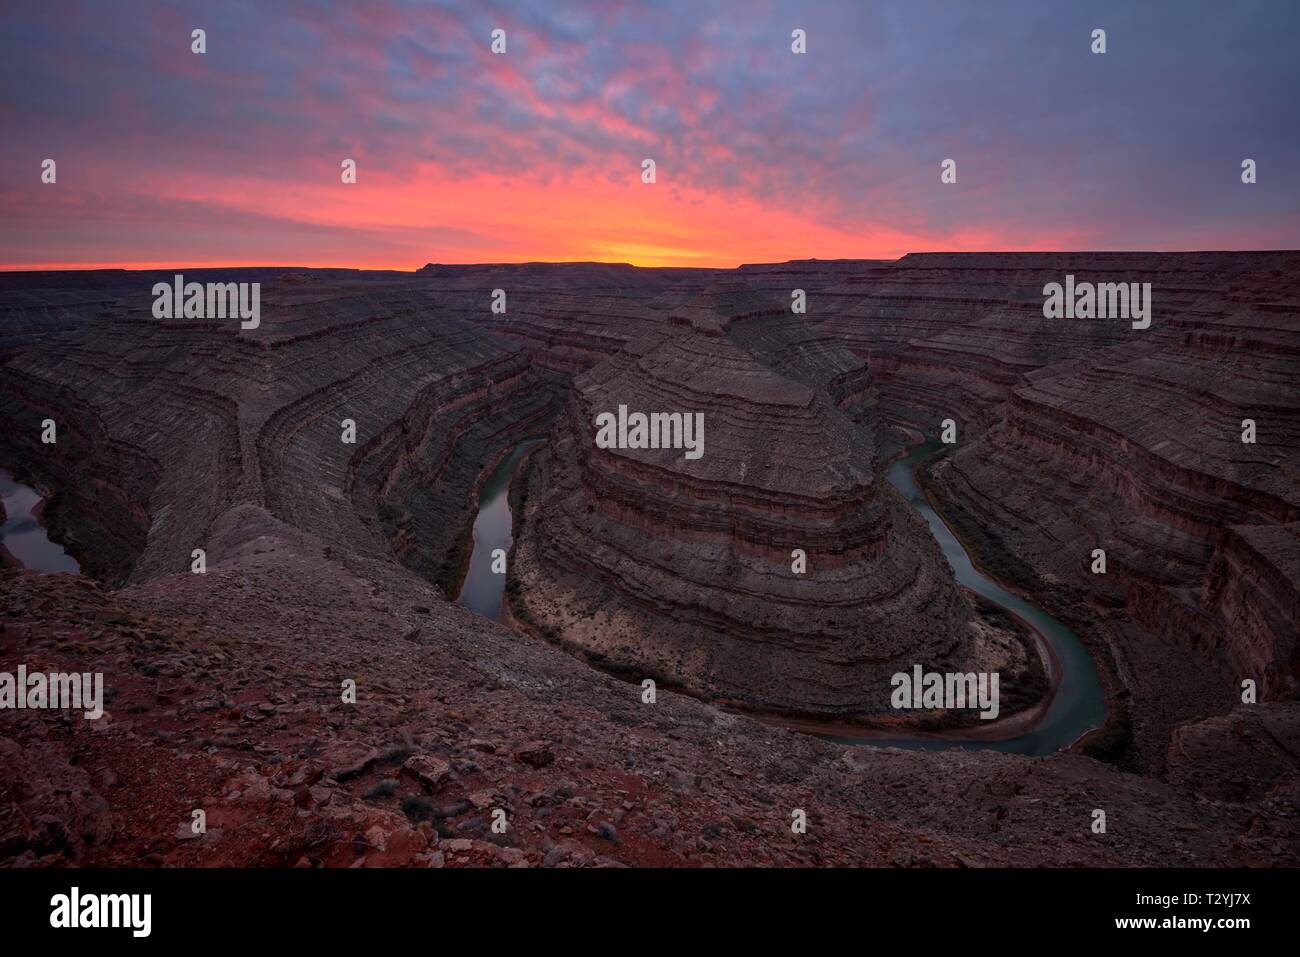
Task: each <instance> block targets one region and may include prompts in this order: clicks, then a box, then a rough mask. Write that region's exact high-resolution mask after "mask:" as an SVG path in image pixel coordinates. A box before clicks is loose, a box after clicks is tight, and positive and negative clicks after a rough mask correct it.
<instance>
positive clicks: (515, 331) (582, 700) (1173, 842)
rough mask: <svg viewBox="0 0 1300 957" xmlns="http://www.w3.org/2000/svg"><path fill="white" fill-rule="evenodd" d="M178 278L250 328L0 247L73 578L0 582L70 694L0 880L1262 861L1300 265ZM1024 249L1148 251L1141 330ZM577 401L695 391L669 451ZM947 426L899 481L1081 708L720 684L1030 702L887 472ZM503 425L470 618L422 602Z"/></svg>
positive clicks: (1269, 849) (456, 554)
mask: <svg viewBox="0 0 1300 957" xmlns="http://www.w3.org/2000/svg"><path fill="white" fill-rule="evenodd" d="M185 272H186V276H187V279H189V278H193V279H194V280H196V281H205V280H206V279H212V280H220V281H258V282H261V283H262V297H261V302H262V322H261V325H260V327H259V328H257V329H255V330H247V331H241V330H240V329H239V328H238V325H237V324H233V323H222V322H219V321H215V322H211V321H194V320H189V321H186V320H173V321H159V320H155V319H153V317H152V316H151V314H150V299H149V295H148V294H149V290H150V288H151V287H152V284H153V283H154V282H155V281H159V280H163V279H166V278H167V275H166V274H162V273H159V274H157V275H155V274H153V273H125V272H118V271H112V270H105V271H95V272H84V273H72V274H48V273H47V274H35V273H33V274H17V273H14V274H7V275H4V276H0V362H2V363H3V369H2V371H0V422H3V427H2V428H0V456H2V458H0V464H3V465H4V466H6V467H8V468H11V469H12V471H14V473H15V474H16V475H17V476H18V478H19V479H20V480H22V481H25V482H28V483H29V484H31V485H33V486H35V487H37V488H39V489H41V490H42V491H43V492H46V493H47V494H48V500H47V502H46V505H45V508H44V514H43V520H44V522H45V523H46V525H47V527H48V528H49V530H50V534H51V536H52V537H53V538H54V539H55V540H56V541H59V542H61V543H62V544H63V545H64V546H65V547H66V548H67V549H68V550H69V551H70V552H71V553H72V554H73V555H74V556H75V557H76V558H77V559H78V560H79V562H80V563H81V566H82V568H83V570H84V571H85V572H86V575H85V576H83V577H72V576H64V575H40V574H36V573H34V572H30V571H24V570H18V569H6V570H4V571H3V572H0V575H2V576H3V577H0V601H2V602H3V604H4V611H5V614H4V630H3V633H0V670H9V671H12V670H14V668H16V666H17V665H18V664H19V663H23V664H26V665H28V667H29V668H41V669H44V670H76V671H103V672H104V673H105V682H106V685H107V687H108V689H109V691H108V696H109V697H108V703H107V711H108V714H107V715H106V716H105V717H104V718H103V719H101V720H100V721H98V722H88V721H82V720H79V719H76V720H72V719H68V718H66V717H64V716H62V715H59V714H50V713H42V712H35V713H34V712H30V711H24V712H7V713H5V714H4V715H3V717H2V719H0V760H2V761H3V763H4V765H5V767H6V768H7V769H9V772H8V773H7V774H6V775H5V779H4V782H3V784H0V788H3V798H2V799H0V864H8V865H30V864H59V863H77V864H105V865H120V864H141V863H144V864H149V863H153V864H176V865H210V864H228V865H251V864H277V865H293V864H299V865H303V866H308V865H333V866H350V865H356V864H365V865H384V864H401V865H418V866H429V865H433V866H466V865H494V866H526V865H532V866H539V865H556V866H567V865H583V864H600V863H624V864H652V865H653V864H670V865H676V864H730V865H735V864H847V865H862V864H865V865H891V864H892V865H927V864H935V865H944V866H947V865H953V866H969V865H981V864H1062V865H1075V864H1078V865H1091V864H1098V865H1100V864H1119V865H1139V864H1248V865H1285V864H1290V865H1294V864H1296V863H1300V850H1298V848H1300V841H1297V840H1296V838H1297V835H1298V834H1300V817H1298V816H1300V808H1298V807H1297V801H1298V799H1300V774H1298V773H1297V755H1298V754H1300V740H1298V736H1300V730H1298V729H1300V705H1297V704H1296V694H1297V680H1298V677H1300V667H1298V664H1300V660H1298V657H1297V655H1298V654H1300V653H1298V652H1297V642H1296V638H1297V626H1296V622H1297V620H1300V254H1296V253H1180V254H1174V253H1169V254H1149V253H1060V254H917V255H910V256H907V257H904V258H903V259H901V260H899V261H898V262H876V261H832V262H819V261H800V262H791V263H784V264H764V265H755V266H745V267H741V268H740V269H737V270H730V271H721V270H688V269H637V268H633V267H631V266H623V265H615V264H591V263H585V264H584V263H576V264H562V265H548V264H525V265H515V266H510V265H482V266H429V267H426V268H425V269H423V270H420V271H418V272H416V273H414V274H410V273H407V274H402V273H378V272H376V273H367V272H353V271H347V270H315V269H301V270H292V271H288V272H286V271H284V270H256V269H247V270H222V271H220V273H219V274H218V273H216V272H209V271H204V270H185ZM1067 272H1068V273H1072V274H1073V275H1075V276H1076V278H1077V279H1078V280H1079V281H1085V280H1094V281H1112V280H1127V279H1135V280H1140V281H1150V282H1151V283H1152V285H1153V299H1154V317H1155V318H1154V321H1153V323H1152V327H1151V328H1150V329H1149V330H1145V331H1135V330H1132V329H1131V328H1129V326H1128V324H1127V323H1124V322H1115V321H1084V320H1079V321H1062V320H1047V319H1044V318H1043V315H1042V297H1041V290H1042V287H1043V285H1044V284H1045V283H1047V282H1052V281H1060V280H1061V279H1062V277H1063V276H1064V275H1065V274H1066V273H1067ZM495 288H503V289H506V290H507V292H508V296H509V305H508V310H507V313H506V314H505V315H494V314H492V313H491V311H490V309H489V304H490V294H491V290H492V289H495ZM794 288H801V289H804V290H806V292H807V296H808V311H807V313H806V314H805V315H793V314H792V313H791V312H790V307H789V304H790V290H791V289H794ZM620 403H622V404H627V405H628V406H629V407H631V408H641V409H642V410H643V411H669V412H671V411H681V412H686V411H699V412H703V413H704V415H705V422H706V436H705V437H706V454H705V455H704V456H703V457H702V458H701V459H699V460H688V459H686V458H685V457H684V456H683V455H682V454H681V453H680V452H677V451H674V450H649V449H641V450H629V449H598V448H596V447H595V445H594V443H593V442H592V436H593V434H594V428H593V425H592V423H593V420H594V417H595V415H596V414H597V413H599V412H601V411H612V410H613V409H615V408H617V406H618V404H620ZM46 418H53V419H55V420H56V422H58V424H59V440H58V443H57V444H56V445H54V446H46V445H42V444H41V443H40V438H39V436H40V422H41V421H42V420H43V419H46ZM345 418H351V419H353V420H354V421H355V422H356V424H357V434H358V440H357V443H356V444H355V445H345V444H343V443H341V442H340V441H339V434H340V427H339V423H340V421H341V420H343V419H345ZM945 418H952V419H954V420H955V421H956V422H957V426H958V433H959V441H958V443H957V444H956V446H955V447H954V448H953V449H952V450H950V451H949V452H947V453H945V454H942V455H940V456H938V457H936V458H935V459H934V460H933V462H932V464H931V465H930V466H929V467H928V468H927V469H925V470H923V474H922V479H923V481H924V484H925V485H926V487H927V489H928V491H929V492H930V493H931V494H932V496H933V497H934V499H935V501H936V502H937V504H938V505H939V507H940V508H941V510H942V511H943V513H944V515H945V517H946V518H947V519H948V520H949V521H950V522H952V523H953V525H954V526H955V527H956V529H957V531H958V532H959V534H960V535H961V536H962V538H963V540H964V541H965V542H966V544H967V545H968V547H969V548H970V549H971V550H972V552H973V553H974V554H975V556H976V558H977V559H978V560H979V562H980V564H981V565H982V566H983V567H984V568H986V569H987V570H989V571H990V572H991V573H993V574H994V575H996V576H997V577H998V578H999V579H1000V580H1002V581H1004V582H1006V583H1007V584H1008V585H1010V586H1012V587H1013V588H1015V589H1017V590H1019V591H1021V592H1022V593H1024V594H1026V595H1028V596H1030V597H1031V598H1032V599H1033V600H1034V601H1035V602H1036V603H1038V604H1040V605H1041V606H1043V607H1044V608H1046V609H1048V610H1049V611H1051V612H1052V613H1053V614H1055V615H1057V616H1058V617H1060V618H1062V619H1063V620H1065V621H1067V622H1068V623H1069V624H1070V625H1071V627H1072V628H1074V629H1075V630H1076V631H1077V633H1078V634H1079V635H1080V637H1081V638H1082V639H1083V640H1084V642H1085V643H1086V644H1087V646H1088V648H1089V650H1090V651H1091V653H1092V655H1093V657H1094V658H1095V659H1096V661H1097V663H1098V666H1099V668H1100V669H1101V671H1102V673H1103V677H1104V679H1105V682H1106V685H1107V692H1108V702H1107V715H1108V719H1107V724H1106V727H1105V728H1104V729H1102V730H1101V731H1099V732H1098V733H1096V734H1093V735H1090V736H1089V737H1088V738H1086V739H1084V740H1083V741H1082V742H1080V743H1079V744H1077V745H1076V746H1075V747H1074V748H1072V749H1071V750H1070V751H1069V752H1067V753H1062V754H1058V755H1055V756H1052V757H1050V758H1046V759H1030V758H1022V757H1018V756H1015V755H1009V754H1003V753H998V752H993V751H967V750H947V751H935V752H923V751H898V750H885V749H879V748H870V747H851V746H842V745H837V744H833V743H830V742H828V741H825V740H822V739H820V738H816V737H812V736H809V735H805V734H800V733H798V732H796V731H792V730H787V729H786V728H784V727H780V726H777V725H774V724H772V723H769V722H768V721H760V720H757V719H756V718H755V717H754V716H752V715H750V714H746V713H745V712H746V711H752V712H771V713H780V714H787V715H802V716H809V715H811V716H822V717H825V716H833V717H838V718H845V717H864V718H866V719H868V720H870V719H871V718H872V717H873V716H878V715H875V714H874V713H877V712H879V711H880V710H881V709H882V707H883V702H882V700H881V696H880V695H878V694H876V693H873V692H869V691H868V690H866V689H870V688H871V687H872V686H873V684H875V683H878V682H880V681H881V680H882V676H883V675H887V673H888V672H889V671H891V670H895V667H896V666H897V665H902V666H906V665H909V664H911V663H912V662H913V661H915V660H920V661H924V662H925V663H926V664H927V666H936V667H940V666H953V667H954V668H956V667H963V668H964V667H973V666H974V663H982V664H984V665H988V666H991V667H996V668H999V669H1001V670H1002V671H1003V673H1004V674H1008V675H1012V676H1015V677H1016V679H1017V680H1018V681H1019V682H1020V684H1021V685H1022V686H1023V687H1024V688H1037V689H1038V690H1039V691H1041V688H1042V686H1043V678H1042V674H1041V665H1039V664H1038V662H1037V657H1036V655H1035V654H1034V653H1033V651H1032V647H1031V646H1030V645H1029V644H1028V643H1027V640H1026V635H1025V634H1024V633H1023V629H1018V628H1016V627H1015V626H1014V624H1013V623H1010V622H1008V620H1007V619H1005V617H1003V618H999V617H997V616H993V615H990V614H989V612H988V609H987V608H984V607H981V606H980V605H979V604H978V603H977V602H975V601H974V600H973V599H972V598H971V597H970V596H969V595H968V593H966V592H964V591H963V590H962V589H960V588H958V587H957V585H956V584H955V582H954V580H953V579H952V576H951V574H950V573H949V572H948V570H947V568H946V566H945V564H944V561H943V558H942V555H941V554H940V553H939V550H938V547H937V545H936V544H935V543H934V542H933V540H932V539H931V538H930V537H929V536H928V534H927V531H926V529H925V527H924V525H923V523H922V522H921V520H920V519H919V518H918V517H917V516H916V515H915V513H914V512H912V511H911V510H910V509H909V508H908V507H907V506H906V505H905V504H904V503H903V502H902V501H901V499H900V498H899V497H898V495H897V494H896V493H895V492H894V490H893V489H892V487H891V486H889V484H888V483H887V482H886V481H885V480H884V472H885V469H886V468H887V466H888V464H889V463H890V461H892V459H893V458H894V456H895V455H896V454H897V453H898V452H899V450H900V449H901V448H902V447H903V445H904V444H906V442H907V441H908V439H907V437H906V433H905V432H904V431H903V430H904V429H906V428H913V429H918V430H921V431H925V432H934V431H936V430H937V426H938V423H939V421H941V420H942V419H945ZM1243 418H1253V419H1254V420H1256V422H1257V429H1258V436H1259V438H1258V441H1257V442H1256V443H1255V444H1243V443H1242V442H1241V441H1240V433H1241V420H1242V419H1243ZM533 435H546V436H547V437H548V442H547V443H546V445H545V446H544V447H543V448H542V449H541V450H540V451H538V452H537V453H535V454H534V455H532V456H530V457H529V458H528V459H527V460H526V463H527V464H526V465H525V466H524V468H523V469H522V471H521V473H520V475H519V476H518V478H517V479H516V483H515V493H514V494H515V501H516V505H517V509H516V519H517V523H518V524H517V529H516V539H517V544H516V548H515V551H514V554H513V556H512V561H511V573H510V581H509V584H508V603H509V608H510V611H511V614H512V616H513V618H514V621H515V624H516V626H517V627H513V628H512V627H507V626H505V625H501V624H497V623H495V622H490V621H487V620H485V619H483V618H480V617H478V616H475V615H473V614H471V613H470V612H468V611H467V610H465V609H463V608H461V607H459V606H457V605H455V604H454V603H452V602H450V601H448V600H447V595H448V594H454V590H455V587H456V584H457V581H458V577H459V574H460V570H461V568H462V565H463V560H464V557H465V554H466V549H467V547H468V537H467V536H468V527H469V523H470V521H471V520H472V516H473V511H474V507H475V502H476V498H475V493H476V489H477V487H478V484H479V482H480V481H481V478H482V476H483V475H484V473H485V472H486V471H487V470H488V469H490V468H491V467H492V466H493V465H494V463H495V462H496V461H498V460H499V459H500V457H501V456H502V455H503V454H504V453H505V452H507V451H508V450H509V449H510V448H511V447H512V446H513V445H514V444H516V443H517V442H518V441H520V440H522V439H523V438H525V437H528V436H533ZM196 547H202V548H204V549H205V550H206V552H207V561H208V572H207V574H206V575H201V576H200V575H193V574H190V572H189V567H190V560H191V559H190V555H191V551H192V549H194V548H196ZM1096 547H1104V548H1105V549H1106V551H1107V554H1108V558H1109V567H1108V572H1107V574H1106V575H1105V576H1097V575H1093V574H1091V573H1090V572H1089V555H1090V553H1091V550H1092V549H1093V548H1096ZM794 548H801V549H804V550H806V553H807V557H808V563H809V572H808V574H807V575H806V576H803V577H798V576H793V575H791V574H790V552H791V550H792V549H794ZM643 676H652V677H657V678H659V679H660V680H661V681H662V682H663V685H664V687H663V688H662V689H661V690H660V692H659V695H658V700H657V703H656V704H655V705H654V706H653V707H649V706H646V705H643V704H642V703H641V689H640V685H639V680H640V678H641V677H643ZM1243 676H1252V677H1255V678H1256V679H1257V680H1258V682H1259V686H1260V697H1261V702H1260V703H1259V704H1256V705H1242V704H1240V697H1239V696H1240V680H1241V678H1242V677H1243ZM344 678H352V679H354V680H356V682H357V685H358V692H359V697H358V703H357V705H356V706H352V707H348V706H343V705H341V704H340V703H339V693H338V689H339V684H340V681H341V680H342V679H344ZM628 678H631V679H633V680H632V681H631V682H629V681H627V680H626V679H628ZM1013 683H1014V682H1013ZM718 701H725V702H726V703H727V704H728V706H729V707H728V708H727V709H726V710H724V709H721V708H719V707H717V706H716V702H718ZM1029 703H1031V702H1030V701H1029V700H1028V699H1025V700H1022V701H1021V702H1020V706H1024V705H1027V704H1029ZM770 717H771V715H770V714H769V715H768V718H769V719H770ZM195 807H203V808H204V809H205V810H206V812H207V819H208V833H207V834H206V835H204V836H202V837H197V836H194V835H192V834H190V833H189V831H188V826H187V823H188V821H189V819H190V817H189V815H190V811H191V809H193V808H195ZM498 807H499V808H504V809H505V810H506V811H507V814H508V816H509V820H510V824H511V826H510V829H509V830H508V831H507V832H506V833H505V834H503V835H497V834H492V833H491V832H490V830H489V829H488V822H489V817H488V811H489V809H491V808H498ZM1096 807H1102V808H1105V809H1106V810H1107V814H1108V818H1109V820H1110V821H1111V825H1110V834H1109V835H1108V836H1107V838H1102V839H1098V838H1097V837H1096V836H1094V835H1091V834H1090V833H1089V829H1088V822H1089V820H1090V813H1091V810H1092V809H1093V808H1096ZM403 808H406V812H405V813H404V811H403ZM793 808H806V809H807V810H808V812H809V820H810V826H809V829H808V833H807V834H806V835H803V836H796V835H793V834H791V833H790V828H789V821H790V812H791V809H793Z"/></svg>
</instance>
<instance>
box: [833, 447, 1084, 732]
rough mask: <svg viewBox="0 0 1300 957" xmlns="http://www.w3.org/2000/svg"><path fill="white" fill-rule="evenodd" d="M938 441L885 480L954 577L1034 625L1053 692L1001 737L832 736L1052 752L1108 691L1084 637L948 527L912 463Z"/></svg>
mask: <svg viewBox="0 0 1300 957" xmlns="http://www.w3.org/2000/svg"><path fill="white" fill-rule="evenodd" d="M941 447H942V446H941V445H940V443H939V442H937V441H934V440H929V441H926V442H922V443H918V444H916V445H914V446H912V447H911V448H910V449H909V450H908V452H907V454H906V455H904V456H903V457H902V458H900V459H899V460H898V461H896V462H895V463H894V464H893V465H892V466H890V469H889V482H890V484H891V485H893V486H894V488H896V489H898V491H899V492H901V493H902V494H903V497H904V498H905V499H907V501H908V504H910V505H911V506H912V507H913V508H915V509H916V510H917V511H918V512H920V513H921V516H922V517H923V518H924V519H925V521H926V524H927V525H929V526H930V532H931V533H932V534H933V535H934V537H935V539H936V540H937V541H938V542H939V547H940V548H941V549H943V554H944V557H945V558H947V559H948V564H949V565H951V566H952V570H953V574H954V575H955V576H956V578H957V581H958V582H960V583H961V584H963V585H965V586H966V587H967V588H969V589H970V590H971V591H973V592H976V593H977V594H980V595H983V596H984V597H985V598H987V599H988V600H989V601H991V602H993V603H994V604H996V605H999V606H1000V607H1002V608H1004V609H1006V610H1007V611H1009V612H1011V613H1012V614H1014V615H1017V616H1018V617H1019V618H1021V619H1022V620H1023V621H1025V622H1026V623H1027V624H1028V625H1029V626H1030V627H1031V628H1033V629H1034V630H1035V631H1036V632H1038V634H1039V635H1041V636H1042V637H1043V639H1044V640H1045V641H1046V642H1047V644H1048V645H1049V646H1050V647H1051V649H1052V652H1053V653H1054V655H1055V657H1056V661H1057V662H1058V663H1059V666H1060V674H1059V682H1058V684H1057V688H1056V694H1055V695H1054V696H1053V697H1052V701H1051V703H1050V704H1049V705H1048V708H1047V712H1046V714H1044V715H1043V716H1042V717H1041V718H1040V719H1039V720H1038V721H1037V722H1036V723H1035V724H1034V725H1033V726H1032V727H1031V728H1029V729H1028V730H1026V731H1024V732H1023V733H1021V734H1016V735H1014V736H1012V737H1009V738H1006V739H1004V740H984V741H976V740H962V739H959V738H945V737H939V736H909V737H898V738H880V737H870V738H866V737H863V738H844V737H835V738H833V739H832V740H835V741H839V742H841V743H845V744H868V745H876V746H878V747H895V748H914V749H925V750H933V749H939V748H954V747H958V748H975V749H984V748H991V749H995V750H998V751H1010V752H1012V753H1015V754H1034V755H1043V754H1052V753H1053V752H1055V751H1060V750H1061V749H1063V748H1068V747H1069V746H1070V745H1071V744H1073V743H1074V742H1075V741H1077V740H1079V738H1081V737H1083V735H1085V734H1086V733H1088V732H1089V731H1091V730H1093V729H1094V728H1100V727H1101V726H1102V724H1103V723H1104V722H1105V720H1106V692H1105V688H1104V686H1103V685H1102V682H1101V675H1100V674H1099V673H1098V671H1097V665H1096V663H1095V662H1094V661H1093V660H1092V655H1090V654H1089V653H1088V649H1087V648H1085V647H1084V645H1083V642H1081V641H1080V640H1079V636H1078V635H1076V634H1075V633H1074V632H1073V631H1071V630H1070V629H1069V628H1067V627H1065V625H1063V624H1062V623H1061V622H1059V621H1057V620H1056V619H1055V618H1053V617H1052V616H1051V615H1049V614H1047V612H1045V611H1043V610H1042V609H1041V608H1039V607H1038V606H1037V605H1034V604H1031V603H1030V602H1027V601H1025V599H1023V598H1021V597H1020V596H1019V595H1014V594H1012V593H1011V592H1009V591H1007V590H1006V589H1004V588H1002V587H1001V586H1000V585H999V584H998V583H997V582H995V581H993V579H991V578H989V577H988V576H987V575H985V574H984V573H983V572H981V571H980V570H979V569H978V568H976V567H975V564H974V562H972V561H971V558H970V555H969V554H967V552H966V549H965V548H964V547H963V546H962V544H961V542H960V541H958V540H957V537H956V536H955V535H954V534H953V533H952V531H951V530H950V529H949V528H948V526H947V525H946V524H944V521H943V519H942V518H941V517H940V516H939V515H938V513H936V512H935V510H934V509H933V508H932V507H931V506H930V503H929V501H928V500H927V499H926V497H925V495H924V493H923V492H922V491H921V489H920V487H919V486H918V485H917V482H916V467H917V465H918V464H919V463H920V462H921V461H922V460H924V459H926V458H928V457H929V456H931V455H933V454H934V453H935V452H936V451H937V450H938V449H940V448H941Z"/></svg>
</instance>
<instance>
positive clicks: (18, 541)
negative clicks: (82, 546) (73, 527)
mask: <svg viewBox="0 0 1300 957" xmlns="http://www.w3.org/2000/svg"><path fill="white" fill-rule="evenodd" d="M0 498H2V499H3V500H4V506H5V520H4V525H3V526H0V545H3V546H4V548H5V549H6V550H7V551H8V552H9V554H10V555H12V556H13V557H14V558H16V559H18V561H20V562H22V564H23V567H24V568H30V569H34V570H36V571H42V572H71V573H72V574H74V575H76V574H79V573H80V572H81V566H80V565H78V564H77V560H76V559H75V558H73V557H72V556H71V555H69V554H68V553H67V552H65V551H64V550H63V547H62V546H60V545H58V544H56V543H54V542H52V541H50V537H49V536H48V535H46V534H45V529H44V528H42V527H41V523H40V522H38V521H37V520H36V516H35V514H34V509H35V508H36V505H37V503H39V502H40V500H41V493H40V492H38V491H36V489H34V488H30V487H29V486H26V485H23V484H22V483H21V482H15V481H14V477H13V475H11V474H10V473H9V472H6V471H4V470H3V469H0Z"/></svg>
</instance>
